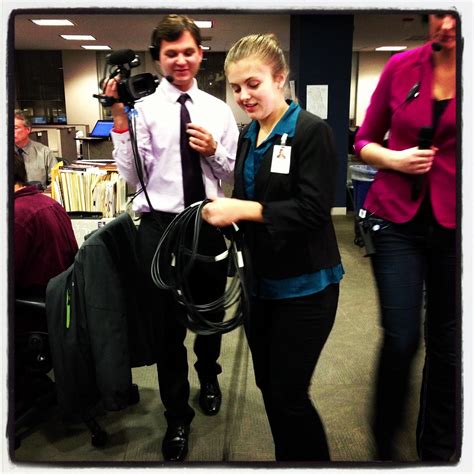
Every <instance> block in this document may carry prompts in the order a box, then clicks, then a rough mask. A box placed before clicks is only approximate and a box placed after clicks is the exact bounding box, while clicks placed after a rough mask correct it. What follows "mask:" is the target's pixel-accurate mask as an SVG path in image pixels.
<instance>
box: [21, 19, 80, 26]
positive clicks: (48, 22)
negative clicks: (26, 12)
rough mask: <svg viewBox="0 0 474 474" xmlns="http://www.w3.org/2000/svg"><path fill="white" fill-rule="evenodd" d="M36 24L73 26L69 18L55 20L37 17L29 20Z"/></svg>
mask: <svg viewBox="0 0 474 474" xmlns="http://www.w3.org/2000/svg"><path fill="white" fill-rule="evenodd" d="M30 21H32V22H33V23H34V24H35V25H38V26H74V23H73V22H72V21H69V20H59V19H58V20H56V19H39V20H30Z"/></svg>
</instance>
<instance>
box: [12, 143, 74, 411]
mask: <svg viewBox="0 0 474 474" xmlns="http://www.w3.org/2000/svg"><path fill="white" fill-rule="evenodd" d="M13 176H14V191H15V194H14V268H13V272H14V281H15V297H16V298H17V299H18V298H20V299H21V298H22V299H31V298H35V297H36V298H38V297H39V298H44V295H45V293H46V286H47V284H48V281H49V280H50V278H52V277H53V276H55V275H58V274H59V273H61V272H62V271H64V270H65V269H66V268H68V267H69V266H70V265H71V264H72V263H73V261H74V257H75V255H76V252H77V242H76V238H75V236H74V232H73V229H72V224H71V220H70V218H69V216H68V215H67V213H66V211H65V210H64V208H63V207H62V206H61V205H60V204H59V203H57V202H56V201H55V200H54V199H51V198H50V197H48V196H46V195H44V194H42V193H41V191H39V190H38V188H37V187H36V186H26V184H25V183H26V181H27V177H26V169H25V163H24V162H23V160H22V158H21V157H20V155H19V154H18V153H16V152H15V154H14V161H13ZM31 331H35V332H36V331H40V332H47V325H46V314H45V312H44V311H35V310H33V309H30V308H24V309H22V308H21V307H20V305H16V308H15V320H14V332H15V341H16V347H15V356H16V357H15V365H16V367H15V399H16V410H15V411H16V413H20V412H22V411H23V409H26V408H28V405H29V404H30V403H31V402H32V401H34V399H35V397H37V396H38V392H41V391H43V390H44V389H43V387H44V386H45V382H48V380H46V379H47V377H46V375H44V374H43V376H42V377H41V378H40V380H41V382H42V383H41V384H38V383H37V382H38V377H33V376H32V375H31V374H30V373H28V371H27V370H26V368H25V366H24V365H25V364H23V362H22V361H23V358H22V357H20V356H18V355H19V354H22V352H21V351H22V350H23V347H22V344H21V341H22V336H23V335H24V334H26V333H28V332H31ZM34 387H41V388H39V389H38V390H35V389H34ZM26 399H28V400H26Z"/></svg>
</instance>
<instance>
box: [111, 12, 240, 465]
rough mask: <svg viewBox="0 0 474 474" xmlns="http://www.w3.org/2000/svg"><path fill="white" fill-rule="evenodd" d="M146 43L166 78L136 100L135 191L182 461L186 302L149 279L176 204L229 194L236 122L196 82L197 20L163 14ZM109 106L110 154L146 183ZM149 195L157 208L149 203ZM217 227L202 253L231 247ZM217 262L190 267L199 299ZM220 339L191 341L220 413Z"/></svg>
mask: <svg viewBox="0 0 474 474" xmlns="http://www.w3.org/2000/svg"><path fill="white" fill-rule="evenodd" d="M150 52H151V54H152V57H153V58H154V59H155V60H156V61H157V62H158V65H159V66H160V68H161V72H162V75H163V79H162V80H161V82H160V84H159V86H158V88H157V90H156V92H154V93H153V94H152V95H150V96H148V97H145V98H144V99H143V100H142V101H140V102H139V103H137V104H136V107H135V108H136V112H137V116H136V131H135V135H136V140H137V146H138V150H139V153H140V157H141V163H142V167H143V171H144V172H143V175H144V182H145V186H146V191H147V193H148V196H149V201H148V200H147V198H146V196H145V193H144V192H140V193H139V194H138V195H137V196H136V198H135V200H134V210H135V211H136V212H138V213H140V214H141V222H140V227H139V236H138V245H139V249H138V252H139V254H140V256H141V260H142V263H143V271H144V272H145V273H146V275H147V281H148V283H149V286H148V287H147V288H146V294H145V297H147V298H150V303H151V304H152V305H154V307H155V308H156V312H157V318H160V325H161V331H160V338H159V339H160V340H159V341H157V344H159V345H160V351H159V352H160V357H159V360H158V363H157V366H158V381H159V388H160V395H161V399H162V401H163V404H164V406H165V410H166V411H165V416H166V419H167V423H168V428H167V431H166V434H165V437H164V440H163V444H162V451H163V457H164V458H165V460H168V461H181V460H183V459H184V458H185V456H186V454H187V451H188V436H189V429H190V424H191V421H192V419H193V417H194V410H193V409H192V408H191V407H190V406H189V404H188V399H189V392H190V388H189V382H188V365H187V353H186V348H185V346H184V339H185V336H186V329H185V327H184V326H182V325H180V323H179V322H178V316H177V315H178V314H179V312H182V311H183V308H182V307H180V306H179V305H178V304H177V303H176V302H175V301H174V299H173V297H172V294H171V292H167V291H163V290H159V289H158V288H157V287H156V286H154V285H153V283H152V280H151V277H150V267H151V262H152V260H153V256H154V253H155V250H156V247H157V244H158V242H159V240H160V238H161V236H162V234H163V232H164V230H165V228H166V226H167V225H168V224H169V223H170V222H171V221H172V219H173V218H174V217H175V216H176V215H177V214H178V213H180V212H181V211H183V210H184V208H186V207H188V206H189V205H190V204H192V203H193V202H196V201H199V200H202V199H205V198H206V197H216V196H223V191H222V188H221V180H224V181H231V180H232V174H233V168H234V160H235V154H236V148H237V140H238V128H237V125H236V122H235V119H234V116H233V114H232V111H231V109H230V108H229V107H228V106H227V105H226V104H225V103H224V102H222V101H221V100H219V99H217V98H215V97H213V96H211V95H209V94H207V93H205V92H203V91H201V90H200V89H199V88H198V86H197V82H196V79H195V76H196V74H197V73H198V71H199V67H200V64H201V61H202V58H203V50H202V48H201V36H200V31H199V28H198V27H197V26H196V24H195V23H194V22H193V21H192V20H190V19H189V18H187V17H185V16H182V15H168V16H166V17H165V18H164V19H163V20H162V21H161V22H160V23H159V24H158V26H157V27H156V28H155V30H154V31H153V34H152V46H150ZM119 80H120V78H117V77H115V78H112V79H109V80H108V81H107V83H106V87H105V90H104V94H105V95H106V96H109V97H115V98H119V94H118V91H117V84H118V81H119ZM112 114H113V118H114V130H113V131H112V139H113V142H114V158H115V160H116V163H117V166H118V169H119V171H120V173H121V174H122V176H123V177H124V178H125V179H126V180H127V182H128V183H129V184H130V185H133V186H136V188H137V191H140V188H141V185H140V182H139V178H138V176H137V170H136V165H135V162H134V158H133V153H132V144H131V137H130V133H129V130H128V117H127V114H126V112H125V109H124V106H123V104H122V103H115V104H113V105H112ZM150 203H151V205H152V207H153V209H154V210H155V211H156V212H154V211H153V209H150ZM156 216H157V217H158V218H156ZM203 232H206V231H205V230H203ZM201 236H202V234H201ZM213 236H215V234H214V233H212V232H209V235H205V236H202V237H203V239H202V240H203V243H202V245H203V247H202V248H200V249H199V250H200V253H203V254H205V255H217V254H218V253H219V252H222V251H223V250H225V249H221V248H220V246H221V245H222V244H223V241H222V239H216V238H215V237H213ZM213 267H215V268H213V269H212V270H211V271H209V272H206V274H203V273H201V272H199V271H197V272H195V274H194V275H192V276H191V281H190V285H191V288H192V291H193V294H194V295H195V303H200V304H204V303H208V302H210V301H213V300H215V299H217V298H219V297H220V296H221V295H222V294H223V292H224V290H225V284H226V271H227V266H226V264H225V261H224V263H223V264H219V265H213ZM207 270H209V268H207ZM221 317H222V318H223V317H224V314H222V315H221ZM220 345H221V336H220V335H211V336H201V335H198V336H197V337H196V339H195V344H194V351H195V353H196V356H197V362H196V364H195V368H196V370H197V373H198V376H199V380H200V383H201V391H200V396H199V403H200V406H201V408H202V410H203V412H204V413H205V414H207V415H215V414H216V413H217V412H218V411H219V408H220V403H221V391H220V388H219V383H218V380H217V375H218V374H219V373H220V372H221V367H220V365H219V364H218V363H217V359H218V357H219V353H220Z"/></svg>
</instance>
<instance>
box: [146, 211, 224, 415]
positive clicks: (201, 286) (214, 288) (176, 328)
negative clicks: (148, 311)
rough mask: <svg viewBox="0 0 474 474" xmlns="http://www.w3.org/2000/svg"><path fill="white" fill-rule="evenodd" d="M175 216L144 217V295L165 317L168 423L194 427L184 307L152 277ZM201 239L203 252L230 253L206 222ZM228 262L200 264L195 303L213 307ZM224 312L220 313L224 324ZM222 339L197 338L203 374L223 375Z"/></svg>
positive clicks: (162, 345)
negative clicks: (157, 253)
mask: <svg viewBox="0 0 474 474" xmlns="http://www.w3.org/2000/svg"><path fill="white" fill-rule="evenodd" d="M174 217H175V214H169V213H162V212H160V213H159V219H160V222H158V221H157V220H156V219H155V218H154V217H153V216H152V215H151V214H144V215H142V218H141V223H140V227H139V229H138V239H137V245H138V249H137V252H138V255H139V258H140V261H141V265H142V271H143V272H144V273H145V278H144V279H145V281H146V288H145V291H146V292H145V294H144V297H146V298H148V299H149V300H150V304H151V305H152V306H153V307H154V308H156V311H155V312H156V317H157V318H159V326H160V331H159V332H160V336H159V341H157V344H158V345H159V349H158V354H159V360H158V363H157V368H158V383H159V388H160V396H161V400H162V402H163V405H164V406H165V410H166V411H165V416H166V419H167V421H168V424H189V423H191V421H192V419H193V418H194V410H193V409H192V408H191V407H190V406H189V403H188V400H189V392H190V389H189V382H188V359H187V351H186V347H185V345H184V340H185V337H186V328H185V327H184V326H183V325H182V324H181V323H180V322H179V320H178V319H179V318H178V315H179V314H180V313H182V312H183V311H184V309H183V308H182V307H181V306H180V305H179V304H178V303H177V302H176V301H175V300H174V298H173V296H172V294H171V292H168V291H164V290H160V289H158V288H157V287H156V285H155V284H154V283H153V281H152V279H151V275H150V268H151V262H152V260H153V256H154V254H155V251H156V247H157V245H158V242H159V240H160V238H161V236H162V235H163V232H164V230H165V228H166V226H167V225H168V224H169V223H170V222H171V221H172V219H173V218H174ZM200 236H201V238H200V240H199V249H198V250H199V252H200V253H201V254H204V255H218V254H219V253H221V252H223V251H224V250H225V249H226V246H225V243H224V242H223V240H222V239H219V238H218V235H217V234H216V233H215V232H214V229H211V228H210V227H209V226H208V225H207V224H205V223H204V224H203V227H202V230H201V234H200ZM226 275H227V260H223V261H222V262H220V263H214V264H206V263H202V264H200V263H197V264H196V265H195V267H194V270H193V272H192V274H191V277H190V287H191V291H192V295H193V298H194V300H195V303H199V304H201V303H208V302H210V301H212V300H214V299H216V298H218V297H219V296H221V295H222V294H223V292H224V290H225V285H226ZM223 317H224V313H223V312H222V314H219V315H216V316H215V320H217V321H218V320H222V319H223ZM220 346H221V336H220V335H212V336H200V335H198V336H196V339H195V344H194V351H195V353H196V356H197V363H196V364H195V366H196V370H197V372H198V376H199V377H200V378H201V377H205V376H215V375H217V374H219V373H220V372H221V370H222V369H221V367H220V365H219V364H218V363H217V359H218V357H219V354H220Z"/></svg>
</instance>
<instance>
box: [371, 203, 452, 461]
mask: <svg viewBox="0 0 474 474" xmlns="http://www.w3.org/2000/svg"><path fill="white" fill-rule="evenodd" d="M375 222H376V223H377V224H379V225H380V227H381V229H380V230H378V231H376V232H373V240H374V243H375V247H376V254H375V255H373V256H372V268H373V271H374V275H375V279H376V282H377V288H378V292H379V300H380V307H381V323H382V327H383V343H382V347H381V350H380V358H379V365H378V373H377V386H376V399H375V414H374V423H373V429H374V435H375V438H376V443H377V446H378V455H379V457H381V458H385V459H386V458H391V456H392V455H393V439H394V436H395V434H396V432H397V430H398V429H399V428H400V426H401V424H402V422H403V415H404V410H405V407H406V401H407V396H408V389H409V387H408V384H409V378H410V370H411V367H412V362H413V359H414V356H415V354H416V351H417V349H418V346H419V342H420V331H421V321H422V309H423V303H424V300H425V308H426V311H425V319H424V323H425V326H424V337H425V349H426V358H425V366H424V370H423V381H422V390H421V399H420V411H419V418H418V428H417V448H418V453H419V456H420V458H421V459H422V460H433V461H434V460H439V461H449V460H452V459H453V457H455V456H456V450H457V447H458V443H457V431H458V430H457V429H458V428H459V427H458V426H457V425H456V420H457V418H456V404H457V402H458V401H459V390H458V385H457V384H458V380H457V370H459V367H458V354H459V353H458V342H459V341H458V336H459V334H458V326H457V321H456V298H455V295H456V279H455V272H456V249H455V230H450V229H446V228H443V227H441V226H439V225H438V224H437V223H436V222H435V221H434V219H433V217H432V216H431V214H430V213H429V212H426V211H423V212H420V213H419V214H418V216H417V217H416V218H415V219H413V220H412V221H411V222H409V223H406V224H393V223H390V222H387V221H384V220H381V219H378V218H375V221H374V223H375ZM424 289H425V292H424Z"/></svg>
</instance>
